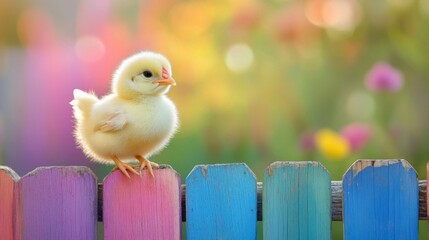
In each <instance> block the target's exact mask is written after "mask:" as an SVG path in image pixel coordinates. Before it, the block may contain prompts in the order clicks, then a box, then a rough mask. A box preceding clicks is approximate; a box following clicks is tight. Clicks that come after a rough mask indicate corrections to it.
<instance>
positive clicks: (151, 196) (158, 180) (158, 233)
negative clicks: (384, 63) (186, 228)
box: [103, 166, 182, 240]
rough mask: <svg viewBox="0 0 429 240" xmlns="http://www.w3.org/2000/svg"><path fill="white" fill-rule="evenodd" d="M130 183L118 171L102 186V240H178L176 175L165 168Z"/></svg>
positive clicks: (178, 176)
mask: <svg viewBox="0 0 429 240" xmlns="http://www.w3.org/2000/svg"><path fill="white" fill-rule="evenodd" d="M154 175H155V176H154V177H152V176H151V175H150V174H148V172H147V170H144V171H143V172H142V176H136V175H132V176H131V179H129V178H127V177H126V176H124V175H123V174H122V173H121V172H120V171H114V172H112V173H110V174H109V175H108V176H107V177H106V178H105V179H104V184H103V221H104V239H105V240H109V239H121V240H127V239H130V240H131V239H153V240H155V239H171V240H174V239H180V238H181V226H182V221H181V215H180V214H181V208H180V202H181V201H180V200H181V194H180V193H181V192H180V175H179V174H178V173H177V172H176V171H174V170H173V169H171V167H169V166H161V167H160V169H155V170H154Z"/></svg>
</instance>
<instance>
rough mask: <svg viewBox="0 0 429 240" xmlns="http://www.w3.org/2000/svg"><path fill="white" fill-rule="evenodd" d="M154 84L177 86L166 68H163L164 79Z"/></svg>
mask: <svg viewBox="0 0 429 240" xmlns="http://www.w3.org/2000/svg"><path fill="white" fill-rule="evenodd" d="M153 83H158V84H159V85H173V86H175V85H176V81H174V79H173V78H172V77H170V74H169V73H168V71H167V69H166V68H165V67H162V78H161V79H158V80H155V81H153Z"/></svg>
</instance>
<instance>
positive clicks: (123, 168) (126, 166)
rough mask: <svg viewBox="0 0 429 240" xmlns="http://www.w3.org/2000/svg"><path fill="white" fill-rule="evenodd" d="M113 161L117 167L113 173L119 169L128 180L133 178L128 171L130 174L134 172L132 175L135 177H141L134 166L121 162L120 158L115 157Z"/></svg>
mask: <svg viewBox="0 0 429 240" xmlns="http://www.w3.org/2000/svg"><path fill="white" fill-rule="evenodd" d="M113 161H114V162H115V164H116V167H115V168H113V170H112V171H115V170H117V169H119V170H120V171H121V172H122V173H123V174H124V175H125V176H127V177H128V178H131V177H130V174H128V172H127V170H128V171H130V172H132V173H134V174H135V175H140V174H139V173H138V172H137V171H136V170H135V169H134V168H133V166H132V165H130V164H127V163H124V162H122V161H121V160H119V158H118V157H116V156H114V157H113Z"/></svg>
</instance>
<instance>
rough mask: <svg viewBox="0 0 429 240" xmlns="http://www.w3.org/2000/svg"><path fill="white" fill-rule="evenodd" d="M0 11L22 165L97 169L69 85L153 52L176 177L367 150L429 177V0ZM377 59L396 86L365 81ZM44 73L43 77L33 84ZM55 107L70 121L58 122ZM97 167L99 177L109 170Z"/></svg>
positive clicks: (3, 110)
mask: <svg viewBox="0 0 429 240" xmlns="http://www.w3.org/2000/svg"><path fill="white" fill-rule="evenodd" d="M0 20H1V21H0V29H1V33H2V34H1V35H0V56H1V59H2V62H3V63H4V64H2V65H0V66H1V67H0V79H1V82H0V94H1V97H0V100H1V101H0V116H2V118H3V119H4V121H3V125H4V132H0V139H2V140H3V143H4V144H3V145H4V146H5V147H4V148H3V149H4V152H5V153H4V156H5V157H4V158H5V163H6V164H8V165H10V166H11V167H13V168H14V169H15V170H17V171H18V172H20V173H21V174H23V173H25V172H27V171H29V170H31V168H34V167H36V166H38V165H76V164H84V165H89V162H88V161H87V160H86V159H85V158H84V157H83V155H82V154H81V152H80V150H78V149H76V148H75V146H74V144H73V139H72V133H71V128H72V124H73V123H72V121H71V109H70V107H69V106H68V105H67V102H68V99H71V96H72V94H71V93H72V89H73V88H81V89H85V90H90V89H93V90H95V92H96V93H97V94H98V95H104V94H106V93H107V92H108V91H109V86H110V83H109V80H110V75H111V73H112V72H113V70H114V68H115V66H117V64H118V63H119V61H120V60H121V59H122V58H123V57H125V56H127V55H130V54H132V53H134V52H136V51H140V50H143V49H151V50H155V51H159V52H162V53H163V54H165V55H166V56H167V57H168V58H169V59H170V60H171V62H172V65H173V74H174V78H175V79H176V81H177V83H178V85H177V87H175V88H173V89H172V90H171V91H170V93H169V96H170V97H171V98H172V99H173V100H174V102H175V103H176V105H177V107H178V109H179V112H180V121H181V128H180V130H179V132H178V133H177V135H176V136H175V138H174V139H173V140H172V141H171V143H170V144H169V146H168V147H167V148H166V149H165V150H164V151H163V152H162V153H160V154H159V155H158V156H155V157H153V159H152V160H154V161H156V162H159V163H166V164H171V165H172V166H173V168H174V169H176V170H177V171H178V172H179V173H180V174H181V175H182V179H184V178H185V177H186V175H187V174H188V173H189V172H190V171H191V169H192V168H193V166H195V165H196V164H208V163H210V164H213V163H228V162H245V163H246V164H248V165H249V167H250V168H251V169H252V170H253V171H254V172H255V174H256V176H257V178H258V180H259V181H261V180H262V173H263V171H264V169H265V167H266V166H268V165H269V164H270V163H271V162H274V161H278V160H289V161H304V160H305V161H320V162H322V164H323V165H324V166H325V167H326V168H327V169H328V170H329V171H330V172H331V175H332V178H333V179H334V180H339V179H341V178H342V175H343V173H344V172H345V171H346V170H347V168H348V167H349V166H350V165H351V164H352V163H353V162H354V161H355V160H356V159H365V158H366V159H370V158H371V159H372V158H373V159H385V158H405V159H407V160H408V161H409V162H410V163H411V164H412V165H413V166H414V167H415V168H416V170H417V172H418V173H419V178H420V179H424V178H425V177H426V175H425V172H426V171H425V166H426V163H427V161H428V156H429V148H427V146H426V143H427V142H428V141H429V127H428V126H429V125H428V124H426V120H427V119H429V111H428V109H429V108H428V102H429V94H427V93H428V90H429V81H428V80H427V78H428V76H429V68H428V65H427V61H426V58H427V56H428V53H429V45H428V44H427V43H428V42H429V2H428V1H425V0H383V1H370V0H362V1H357V0H307V1H299V0H289V1H281V0H271V1H256V0H255V1H251V0H249V1H245V0H240V1H193V0H188V1H176V0H163V1H141V2H139V1H125V2H124V1H118V0H115V1H104V0H103V1H102V0H99V1H91V2H87V1H71V2H67V3H63V2H57V1H52V0H51V1H50V0H38V1H31V2H30V1H1V2H0ZM43 61H46V63H43ZM379 62H384V63H387V64H389V65H390V66H392V68H394V69H396V70H395V71H398V72H399V73H400V74H401V76H402V78H403V83H402V87H401V88H400V89H399V90H398V91H394V92H393V91H392V92H389V91H381V92H374V91H371V89H367V87H366V85H365V81H366V78H367V77H368V73H369V71H370V70H371V69H372V68H373V67H374V66H375V65H376V64H377V63H379ZM23 63H24V64H23ZM42 63H43V64H45V65H43V64H42ZM61 64H62V65H61ZM40 66H43V67H45V68H44V69H39V67H40ZM58 69H60V70H58ZM54 71H57V72H54ZM62 71H66V72H65V74H62V73H63V72H62ZM22 72H26V74H22ZM37 74H39V75H43V78H42V77H41V78H40V80H37V81H38V82H35V81H36V80H33V82H32V78H34V77H35V75H37ZM55 74H57V75H55ZM55 76H62V77H63V78H59V79H58V78H55V79H54V77H55ZM60 86H64V87H60ZM10 88H12V89H10ZM35 89H36V90H37V91H36V90H35ZM52 89H54V90H55V91H52ZM11 92H14V93H16V94H12V93H11ZM20 96H27V100H23V99H20V98H19V97H20ZM41 96H43V99H42V98H41ZM39 97H40V99H42V100H40V99H39ZM54 98H55V99H57V101H60V102H61V103H63V104H57V105H54V104H53V103H52V102H54V100H53V99H54ZM58 99H60V100H58ZM34 101H36V102H37V103H38V106H39V105H40V106H42V108H43V109H42V110H40V109H39V110H38V111H35V110H34V106H32V104H33V105H34V104H35V102H34ZM52 115H55V116H63V115H64V116H67V117H65V118H64V119H62V121H61V122H60V124H59V125H58V126H57V128H55V126H52V122H51V121H52V120H49V121H48V119H52ZM29 118H32V119H39V123H38V122H37V121H36V123H33V122H31V123H27V122H26V121H28V119H29ZM23 119H24V120H23ZM46 121H48V122H51V123H48V124H45V125H44V122H46ZM54 122H55V121H54ZM355 123H357V124H361V125H362V124H363V125H365V126H367V127H368V129H370V134H369V135H368V136H370V137H368V138H365V140H362V141H364V142H363V143H362V147H360V148H359V149H358V150H356V151H351V150H350V149H352V148H350V149H349V148H348V147H347V146H344V144H345V143H344V141H346V140H347V139H346V138H345V135H342V129H343V128H344V127H346V126H348V125H350V124H355ZM21 124H23V125H25V124H27V125H25V126H26V127H22V126H21ZM33 128H34V129H33ZM51 128H52V129H53V130H52V129H51ZM26 129H27V130H28V129H31V130H34V131H35V132H36V133H37V134H40V135H39V136H40V139H41V140H39V141H42V142H43V141H45V142H44V143H43V144H39V145H40V147H38V148H40V149H41V150H40V151H37V149H34V148H31V147H28V146H27V145H33V144H36V143H35V141H34V140H33V139H32V137H28V136H27V135H26V134H30V133H27V132H28V131H27V130H26ZM35 129H36V130H37V131H36V130H35ZM49 129H51V132H50V131H49ZM324 129H327V130H324ZM321 130H322V131H329V132H330V133H331V135H330V136H331V137H332V136H334V137H333V138H330V139H331V140H333V141H328V143H329V144H334V145H329V144H328V145H326V144H325V145H323V144H322V145H323V146H324V147H326V146H328V148H330V147H333V148H332V149H337V147H338V146H336V145H335V142H340V143H341V144H342V147H343V151H344V152H342V155H344V156H342V157H341V158H334V159H332V158H330V157H329V154H328V155H327V154H326V153H327V152H329V151H326V149H325V150H323V149H320V146H321V145H320V144H317V142H314V141H316V140H317V139H316V140H314V137H312V136H317V135H318V134H319V135H320V131H321ZM60 133H64V134H63V135H61V134H60ZM44 134H45V135H44ZM304 137H305V138H306V139H304V140H303V138H304ZM25 139H30V140H28V141H26V140H25ZM319 140H320V139H319ZM319 140H317V141H319ZM312 141H313V142H312ZM303 143H304V145H303ZM325 143H326V141H325ZM52 144H55V147H52ZM350 144H352V143H350ZM18 146H19V147H18ZM21 146H27V147H25V148H24V150H23V149H22V148H21ZM349 147H353V146H352V145H350V146H349ZM330 149H331V148H330ZM51 150H52V151H51ZM345 150H347V151H345ZM24 153H25V154H26V155H25V156H32V159H31V161H32V165H31V164H30V165H29V162H30V160H29V159H28V158H26V157H23V156H24V155H20V154H24ZM77 159H78V160H77ZM90 166H91V167H92V168H93V169H95V170H96V172H97V173H98V176H99V178H100V179H102V178H103V177H104V176H105V175H106V174H107V173H108V172H109V171H110V169H111V167H110V166H109V167H100V166H95V165H90ZM334 236H337V237H338V236H341V233H340V232H339V230H335V231H334Z"/></svg>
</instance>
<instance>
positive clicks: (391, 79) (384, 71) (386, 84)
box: [366, 62, 402, 92]
mask: <svg viewBox="0 0 429 240" xmlns="http://www.w3.org/2000/svg"><path fill="white" fill-rule="evenodd" d="M366 86H367V88H368V89H370V90H371V91H374V92H380V91H389V92H396V91H398V90H399V89H401V86H402V74H401V72H400V71H399V70H397V69H395V68H393V67H392V66H390V65H389V64H388V63H385V62H379V63H377V64H375V65H374V66H373V67H372V69H371V70H370V71H369V72H368V74H367V76H366Z"/></svg>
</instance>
